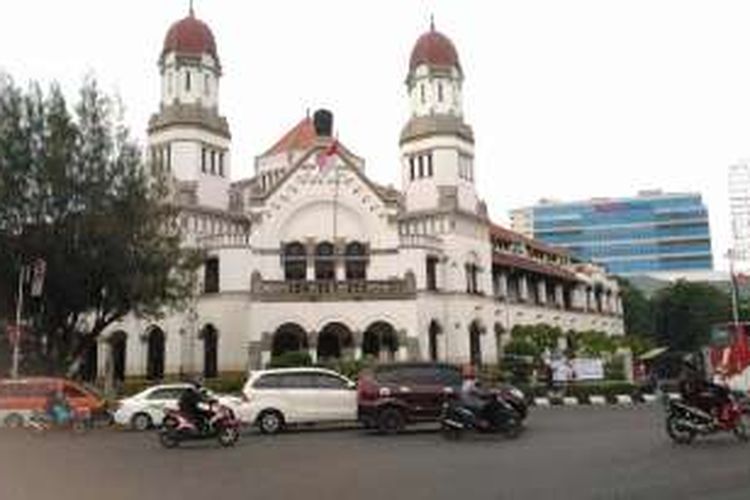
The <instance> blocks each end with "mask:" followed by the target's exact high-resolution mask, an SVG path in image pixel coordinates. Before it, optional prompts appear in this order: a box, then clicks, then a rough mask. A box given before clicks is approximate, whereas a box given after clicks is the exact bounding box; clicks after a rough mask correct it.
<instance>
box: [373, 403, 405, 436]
mask: <svg viewBox="0 0 750 500" xmlns="http://www.w3.org/2000/svg"><path fill="white" fill-rule="evenodd" d="M405 425H406V419H404V415H403V413H401V411H399V410H397V409H396V408H386V409H384V410H381V411H380V413H379V414H378V430H379V431H380V432H381V433H382V434H397V433H399V432H401V431H402V430H403V429H404V426H405Z"/></svg>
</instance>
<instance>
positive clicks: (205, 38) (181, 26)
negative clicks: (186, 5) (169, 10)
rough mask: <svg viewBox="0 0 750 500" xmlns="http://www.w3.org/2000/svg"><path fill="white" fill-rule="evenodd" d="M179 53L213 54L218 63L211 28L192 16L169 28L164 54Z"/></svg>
mask: <svg viewBox="0 0 750 500" xmlns="http://www.w3.org/2000/svg"><path fill="white" fill-rule="evenodd" d="M167 52H179V53H181V54H191V55H201V54H206V53H208V54H211V55H212V56H214V58H215V59H216V60H217V61H218V59H219V57H218V56H217V54H216V42H215V41H214V34H213V33H211V28H209V27H208V25H207V24H206V23H204V22H203V21H200V20H199V19H196V18H195V16H193V15H192V14H190V15H189V16H188V17H186V18H185V19H182V20H180V21H177V22H176V23H174V24H173V25H172V27H171V28H169V31H168V32H167V36H166V38H165V39H164V49H163V50H162V54H165V53H167Z"/></svg>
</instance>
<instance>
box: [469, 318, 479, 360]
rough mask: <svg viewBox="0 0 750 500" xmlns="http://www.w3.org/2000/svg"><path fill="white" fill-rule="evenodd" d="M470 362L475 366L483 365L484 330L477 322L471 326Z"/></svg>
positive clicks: (473, 322)
mask: <svg viewBox="0 0 750 500" xmlns="http://www.w3.org/2000/svg"><path fill="white" fill-rule="evenodd" d="M469 362H470V363H471V364H472V365H474V366H481V364H482V328H481V326H480V325H479V323H478V322H477V321H472V323H471V325H469Z"/></svg>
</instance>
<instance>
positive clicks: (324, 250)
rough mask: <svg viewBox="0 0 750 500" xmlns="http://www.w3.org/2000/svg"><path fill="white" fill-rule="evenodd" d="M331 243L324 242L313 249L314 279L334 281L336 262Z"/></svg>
mask: <svg viewBox="0 0 750 500" xmlns="http://www.w3.org/2000/svg"><path fill="white" fill-rule="evenodd" d="M334 253H335V252H334V247H333V243H330V242H327V241H324V242H322V243H319V244H318V246H317V247H316V248H315V279H316V280H318V281H333V280H335V279H336V262H335V260H334V259H335V255H334Z"/></svg>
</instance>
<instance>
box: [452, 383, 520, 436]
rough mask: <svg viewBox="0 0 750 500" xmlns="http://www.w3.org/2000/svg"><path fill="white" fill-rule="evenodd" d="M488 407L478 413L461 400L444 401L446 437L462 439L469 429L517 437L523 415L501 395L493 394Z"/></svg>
mask: <svg viewBox="0 0 750 500" xmlns="http://www.w3.org/2000/svg"><path fill="white" fill-rule="evenodd" d="M486 405H487V406H486V407H485V408H484V409H483V411H482V412H481V413H482V415H476V414H475V412H474V411H472V410H471V409H469V408H467V407H466V406H464V405H462V404H461V403H460V402H459V401H456V400H450V401H446V402H445V403H443V414H442V415H441V417H440V426H441V429H442V432H443V436H444V437H445V438H446V439H460V438H461V437H462V435H463V433H464V432H465V431H467V430H473V431H476V432H478V433H486V434H504V435H505V436H506V437H508V438H515V437H518V435H519V434H521V431H522V430H523V416H522V415H521V414H520V413H519V412H518V410H516V409H515V407H514V406H513V405H512V404H510V403H508V402H507V401H506V400H505V399H504V398H503V397H502V396H500V395H497V394H495V395H492V396H491V398H490V399H489V400H488V401H487V402H486Z"/></svg>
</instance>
